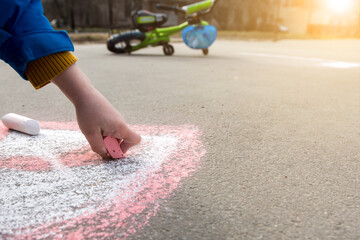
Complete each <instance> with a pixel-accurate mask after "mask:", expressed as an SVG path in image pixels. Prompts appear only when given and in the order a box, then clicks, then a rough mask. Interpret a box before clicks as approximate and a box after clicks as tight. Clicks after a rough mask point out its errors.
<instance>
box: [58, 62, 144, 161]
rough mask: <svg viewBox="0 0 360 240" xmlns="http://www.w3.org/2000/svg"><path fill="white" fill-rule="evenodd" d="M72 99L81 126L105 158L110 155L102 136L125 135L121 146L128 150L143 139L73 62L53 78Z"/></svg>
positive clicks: (95, 149) (91, 144)
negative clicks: (129, 126)
mask: <svg viewBox="0 0 360 240" xmlns="http://www.w3.org/2000/svg"><path fill="white" fill-rule="evenodd" d="M52 82H53V83H55V84H56V85H57V86H58V87H59V88H60V89H61V91H62V92H63V93H64V94H65V95H66V96H67V97H68V98H69V99H70V101H71V102H72V103H73V104H74V106H75V109H76V117H77V121H78V124H79V127H80V129H81V131H82V132H83V134H84V135H85V137H86V139H87V140H88V142H89V144H90V146H91V149H92V150H93V151H94V152H96V153H98V154H99V155H100V156H102V157H103V158H107V157H109V155H108V153H107V151H106V149H105V146H104V142H103V137H105V136H113V137H115V138H118V139H123V142H122V143H121V146H120V147H121V149H122V151H123V152H124V153H125V152H126V151H127V150H128V149H129V148H130V147H132V146H135V145H136V144H138V143H139V142H140V141H141V137H140V135H139V134H137V133H135V132H134V131H132V130H131V129H129V128H128V126H127V125H126V123H125V120H124V118H123V117H122V116H121V115H120V114H119V113H118V111H116V109H115V108H114V107H113V106H112V105H111V104H110V103H109V102H108V101H107V100H106V99H105V97H104V96H103V95H101V93H99V92H98V91H97V90H96V89H95V88H94V87H93V86H92V84H91V83H90V81H89V79H88V78H87V77H86V75H85V74H84V73H82V71H81V70H80V68H79V67H77V65H75V64H74V65H72V66H71V67H69V68H68V69H67V70H65V71H64V72H63V73H61V74H60V75H59V76H57V77H56V78H54V79H53V80H52Z"/></svg>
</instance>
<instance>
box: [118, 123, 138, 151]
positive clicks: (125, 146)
mask: <svg viewBox="0 0 360 240" xmlns="http://www.w3.org/2000/svg"><path fill="white" fill-rule="evenodd" d="M140 142H141V136H140V135H139V134H137V133H136V132H134V131H132V130H131V129H129V130H128V132H127V134H126V136H124V137H123V141H122V143H121V144H120V148H121V150H122V151H123V153H126V152H127V151H128V150H129V148H131V147H133V146H135V145H136V144H138V143H140Z"/></svg>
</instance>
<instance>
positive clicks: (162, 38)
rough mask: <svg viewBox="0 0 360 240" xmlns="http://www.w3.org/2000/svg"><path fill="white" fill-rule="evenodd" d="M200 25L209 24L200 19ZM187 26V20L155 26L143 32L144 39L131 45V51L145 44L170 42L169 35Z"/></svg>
mask: <svg viewBox="0 0 360 240" xmlns="http://www.w3.org/2000/svg"><path fill="white" fill-rule="evenodd" d="M201 25H203V26H206V25H209V24H208V22H206V21H201ZM187 26H189V22H184V23H182V24H180V25H177V26H171V27H164V28H155V29H154V30H151V31H149V32H146V33H145V36H146V37H145V39H144V40H143V41H142V42H141V43H139V44H138V45H136V46H132V47H131V51H136V50H139V49H141V48H145V47H147V46H157V45H160V44H161V43H165V42H170V36H171V35H173V34H175V33H177V32H180V31H182V30H183V29H184V28H186V27H187Z"/></svg>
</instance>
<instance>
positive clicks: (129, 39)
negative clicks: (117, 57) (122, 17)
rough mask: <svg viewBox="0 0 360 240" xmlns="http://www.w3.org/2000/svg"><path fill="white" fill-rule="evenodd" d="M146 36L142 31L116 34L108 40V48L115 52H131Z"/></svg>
mask: <svg viewBox="0 0 360 240" xmlns="http://www.w3.org/2000/svg"><path fill="white" fill-rule="evenodd" d="M145 38H146V36H145V34H144V33H143V32H140V31H130V32H125V33H120V34H116V35H114V36H112V37H111V38H110V39H109V40H108V41H107V48H108V50H109V51H110V52H113V53H130V52H131V48H132V47H134V46H136V45H138V44H140V43H141V42H142V41H143V40H144V39H145Z"/></svg>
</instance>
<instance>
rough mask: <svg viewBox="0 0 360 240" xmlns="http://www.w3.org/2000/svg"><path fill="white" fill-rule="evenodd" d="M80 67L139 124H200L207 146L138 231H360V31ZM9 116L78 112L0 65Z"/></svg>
mask: <svg viewBox="0 0 360 240" xmlns="http://www.w3.org/2000/svg"><path fill="white" fill-rule="evenodd" d="M174 46H175V55H174V56H172V57H166V56H164V55H163V53H162V49H161V48H148V49H144V50H140V51H138V52H136V53H133V54H132V55H130V56H129V55H115V54H111V53H110V52H108V51H107V50H106V48H105V45H78V46H76V52H75V54H76V55H77V56H78V57H79V62H78V64H79V65H80V66H81V67H82V68H83V70H84V72H85V73H86V74H87V75H88V76H89V77H90V78H91V80H92V82H93V83H94V85H96V87H97V88H98V89H99V90H100V91H101V92H102V93H103V94H104V95H105V96H106V97H107V98H108V100H109V101H110V102H111V103H112V104H113V105H114V106H115V107H116V108H117V109H118V110H119V111H120V112H121V113H122V114H123V115H124V117H125V118H126V119H127V121H128V122H129V123H131V124H153V125H182V124H194V125H197V126H198V127H199V128H200V130H201V131H202V137H201V140H202V142H203V144H204V146H205V149H206V151H207V153H206V155H205V157H204V158H203V159H202V167H201V168H200V169H199V170H198V171H197V172H195V173H194V174H193V176H192V177H190V178H187V179H186V180H185V181H183V182H182V185H181V187H180V188H178V190H177V191H176V192H175V193H174V194H173V196H172V197H171V198H170V199H167V200H163V201H162V202H161V203H160V208H159V211H158V213H157V215H156V216H154V217H152V218H151V219H150V220H149V223H148V224H147V225H146V226H145V227H144V228H143V229H141V230H139V231H137V233H135V234H134V235H132V236H130V239H360V228H359V226H360V150H359V146H360V40H328V41H310V40H309V41H280V42H277V43H273V42H251V41H225V40H220V41H217V42H216V43H215V44H214V45H213V46H212V47H211V48H210V54H209V56H202V53H201V52H200V51H193V50H191V49H188V48H187V47H186V46H185V45H183V44H180V43H176V44H174ZM0 72H1V76H0V78H1V88H0V94H1V96H2V103H1V107H0V115H1V116H2V115H4V114H6V113H8V112H16V113H19V114H22V115H25V116H28V117H32V118H35V119H37V120H42V121H74V120H75V114H74V109H73V108H72V105H71V104H70V103H69V101H67V100H66V98H65V97H64V96H63V95H62V94H61V93H60V91H59V90H58V89H57V88H56V87H55V86H52V85H49V86H47V87H45V88H44V89H42V90H39V91H35V90H32V87H31V86H30V84H27V83H26V82H24V81H22V80H21V79H20V78H19V77H18V76H17V74H16V73H15V72H14V71H12V70H11V69H10V67H8V66H6V64H4V63H3V62H1V63H0Z"/></svg>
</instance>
